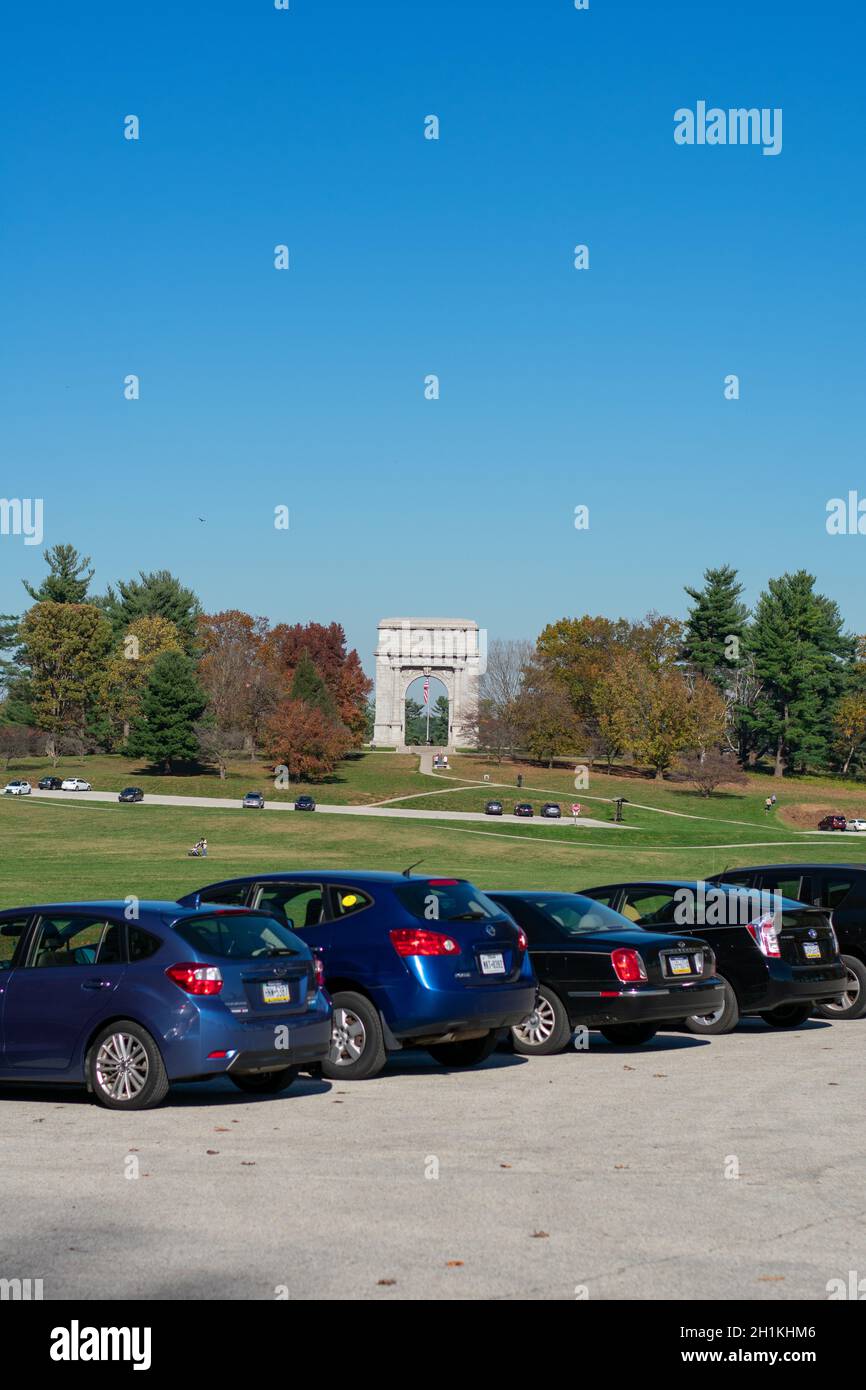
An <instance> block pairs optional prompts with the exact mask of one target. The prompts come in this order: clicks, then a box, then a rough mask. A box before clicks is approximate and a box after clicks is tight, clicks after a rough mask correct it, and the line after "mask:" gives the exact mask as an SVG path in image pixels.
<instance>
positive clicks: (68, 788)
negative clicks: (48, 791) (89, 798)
mask: <svg viewBox="0 0 866 1390" xmlns="http://www.w3.org/2000/svg"><path fill="white" fill-rule="evenodd" d="M60 790H61V791H64V792H89V791H91V790H92V788H91V786H90V783H89V782H85V780H84V778H83V777H64V779H63V781H62V782H61V783H60Z"/></svg>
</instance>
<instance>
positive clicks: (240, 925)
mask: <svg viewBox="0 0 866 1390" xmlns="http://www.w3.org/2000/svg"><path fill="white" fill-rule="evenodd" d="M129 912H130V904H129V903H128V902H127V901H123V902H80V903H50V904H47V905H44V906H41V907H21V908H15V909H14V910H11V911H7V912H3V913H0V1082H4V1083H5V1082H9V1081H26V1082H34V1081H35V1082H39V1081H42V1082H49V1083H51V1084H53V1085H57V1084H63V1083H70V1084H73V1085H79V1086H80V1085H85V1086H86V1087H87V1088H88V1090H89V1091H91V1092H92V1093H93V1095H94V1097H95V1098H96V1099H97V1100H98V1101H99V1102H100V1103H101V1104H102V1105H106V1106H108V1107H109V1108H110V1109H113V1110H143V1109H146V1108H147V1107H149V1106H153V1105H158V1104H159V1102H160V1101H161V1100H163V1098H164V1097H165V1095H166V1092H167V1091H168V1088H169V1084H170V1083H171V1082H173V1081H200V1080H207V1079H210V1078H211V1077H214V1076H228V1077H229V1078H230V1080H232V1081H233V1082H234V1083H235V1085H236V1086H238V1087H239V1089H240V1090H242V1091H248V1092H252V1093H253V1094H258V1095H261V1094H273V1093H276V1092H279V1091H284V1090H285V1089H286V1087H287V1086H289V1085H290V1084H291V1082H292V1081H293V1080H294V1078H295V1076H296V1075H297V1072H298V1069H299V1065H300V1064H304V1065H309V1064H311V1063H314V1062H317V1061H318V1060H319V1059H320V1058H322V1057H325V1056H327V1053H328V1049H329V1045H330V1039H331V1001H330V999H329V998H328V995H327V993H326V991H325V989H324V985H323V977H322V970H321V963H320V962H319V961H317V960H316V959H315V957H314V956H313V955H312V953H311V951H310V949H309V946H308V945H307V944H306V942H304V941H301V939H300V937H298V936H295V935H294V934H293V933H292V932H291V931H289V930H288V929H287V927H286V925H285V921H284V920H283V919H282V918H281V917H279V916H277V915H275V914H273V913H268V912H245V911H238V910H237V909H231V908H229V909H225V908H207V909H198V910H196V909H191V908H183V907H179V906H178V904H177V903H172V902H139V903H137V904H136V907H135V914H136V915H135V918H134V920H132V921H130V920H127V915H128V914H129Z"/></svg>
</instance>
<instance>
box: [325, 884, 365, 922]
mask: <svg viewBox="0 0 866 1390" xmlns="http://www.w3.org/2000/svg"><path fill="white" fill-rule="evenodd" d="M330 897H331V914H332V920H333V921H335V922H340V921H342V919H343V918H344V917H350V916H351V915H352V913H354V912H361V911H363V909H364V908H365V907H369V906H370V905H371V903H372V901H373V899H372V898H371V897H370V895H369V893H363V892H362V891H361V889H360V888H345V887H339V886H338V887H332V888H331V892H330Z"/></svg>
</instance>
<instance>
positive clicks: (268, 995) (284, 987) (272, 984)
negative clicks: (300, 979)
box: [262, 980, 292, 1004]
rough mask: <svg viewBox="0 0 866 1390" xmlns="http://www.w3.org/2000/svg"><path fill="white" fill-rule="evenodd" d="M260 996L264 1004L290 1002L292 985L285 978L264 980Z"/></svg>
mask: <svg viewBox="0 0 866 1390" xmlns="http://www.w3.org/2000/svg"><path fill="white" fill-rule="evenodd" d="M262 997H263V999H264V1002H265V1003H266V1004H291V1002H292V987H291V985H290V984H289V982H288V981H287V980H266V981H265V983H264V984H263V985H262Z"/></svg>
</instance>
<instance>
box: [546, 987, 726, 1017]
mask: <svg viewBox="0 0 866 1390" xmlns="http://www.w3.org/2000/svg"><path fill="white" fill-rule="evenodd" d="M564 1002H565V1007H566V1009H567V1011H568V1020H569V1023H571V1024H572V1026H574V1025H576V1024H581V1023H582V1024H585V1025H586V1026H587V1027H592V1026H599V1025H600V1024H605V1023H679V1022H681V1021H682V1020H683V1019H684V1018H689V1017H690V1015H692V1014H709V1013H712V1012H713V1010H714V1009H719V1008H721V1006H722V1004H723V1003H724V986H723V985H722V982H721V980H719V979H717V978H716V977H715V976H714V977H713V978H712V979H710V980H696V981H694V982H693V983H682V984H670V985H648V986H646V987H644V988H639V989H624V990H622V991H621V992H620V993H619V994H618V995H617V996H616V998H613V999H610V998H605V999H603V998H601V997H600V993H599V991H598V990H593V991H592V992H590V991H586V992H585V993H584V992H581V991H569V993H568V994H567V995H566V997H565V1000H564Z"/></svg>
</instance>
